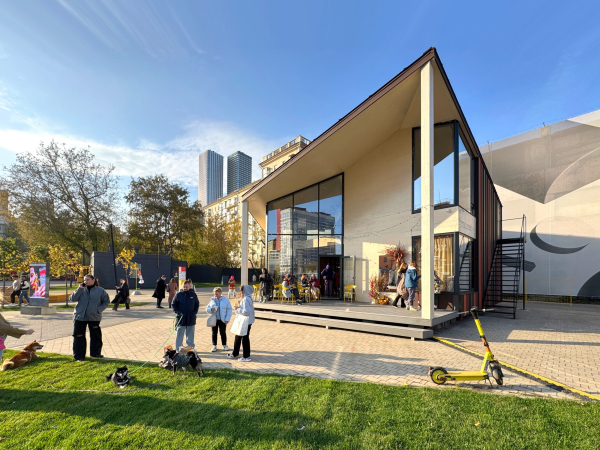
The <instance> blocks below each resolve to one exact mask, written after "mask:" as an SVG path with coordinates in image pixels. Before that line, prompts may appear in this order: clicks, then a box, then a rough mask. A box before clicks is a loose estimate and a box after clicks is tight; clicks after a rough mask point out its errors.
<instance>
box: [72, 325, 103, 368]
mask: <svg viewBox="0 0 600 450" xmlns="http://www.w3.org/2000/svg"><path fill="white" fill-rule="evenodd" d="M86 327H87V328H89V329H90V356H91V357H95V356H99V355H101V354H102V330H101V329H100V321H84V320H76V321H75V323H74V326H73V358H75V359H83V358H85V352H86V349H87V340H86V339H85V329H86Z"/></svg>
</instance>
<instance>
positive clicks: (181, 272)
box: [179, 266, 187, 289]
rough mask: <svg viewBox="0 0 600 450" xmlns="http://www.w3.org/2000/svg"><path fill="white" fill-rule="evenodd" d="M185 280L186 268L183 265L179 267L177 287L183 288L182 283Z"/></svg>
mask: <svg viewBox="0 0 600 450" xmlns="http://www.w3.org/2000/svg"><path fill="white" fill-rule="evenodd" d="M185 280H187V278H186V268H185V266H184V267H180V268H179V289H183V283H184V282H185Z"/></svg>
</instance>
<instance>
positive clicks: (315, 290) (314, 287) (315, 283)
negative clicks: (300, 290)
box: [309, 273, 321, 302]
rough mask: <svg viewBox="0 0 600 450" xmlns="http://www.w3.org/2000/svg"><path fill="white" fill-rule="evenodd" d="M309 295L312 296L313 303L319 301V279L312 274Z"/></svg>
mask: <svg viewBox="0 0 600 450" xmlns="http://www.w3.org/2000/svg"><path fill="white" fill-rule="evenodd" d="M309 284H310V293H311V294H312V295H313V297H314V299H315V302H316V301H317V300H318V299H319V293H320V292H321V285H320V284H319V279H318V278H317V276H316V275H315V274H314V273H313V274H312V275H311V276H310V281H309Z"/></svg>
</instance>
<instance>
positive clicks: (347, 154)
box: [242, 47, 480, 228]
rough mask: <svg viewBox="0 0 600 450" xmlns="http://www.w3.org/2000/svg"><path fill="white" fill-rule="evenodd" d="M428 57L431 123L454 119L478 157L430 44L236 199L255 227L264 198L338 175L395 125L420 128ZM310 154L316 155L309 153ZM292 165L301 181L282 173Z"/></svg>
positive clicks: (465, 122) (466, 142) (473, 152)
mask: <svg viewBox="0 0 600 450" xmlns="http://www.w3.org/2000/svg"><path fill="white" fill-rule="evenodd" d="M430 61H431V62H432V63H433V69H434V117H435V122H436V123H438V122H445V121H448V120H458V121H459V123H460V125H461V129H462V130H463V132H464V144H465V146H467V147H468V148H469V150H470V151H471V152H472V154H473V155H475V156H477V157H478V156H480V154H479V150H478V147H477V144H476V142H475V139H474V137H473V135H472V133H471V130H470V128H469V125H468V124H467V121H466V118H465V116H464V114H463V112H462V109H461V107H460V105H459V103H458V100H457V98H456V95H455V93H454V90H453V89H452V86H451V85H450V81H449V80H448V76H447V75H446V72H445V70H444V67H443V65H442V63H441V61H440V58H439V55H438V53H437V51H436V49H435V48H434V47H432V48H430V49H428V50H427V51H426V52H425V53H423V55H422V56H421V57H420V58H418V59H417V60H416V61H414V62H413V63H412V64H410V65H409V66H408V67H406V68H405V69H404V70H402V72H400V73H399V74H398V75H396V76H395V77H394V78H392V79H391V80H390V81H388V82H387V83H386V84H385V85H383V86H382V87H381V88H379V89H378V90H377V91H376V92H374V93H373V94H372V95H370V96H369V97H368V98H367V99H366V100H364V101H363V102H362V103H361V104H360V105H358V106H357V107H356V108H354V109H353V110H352V111H350V112H349V113H348V114H346V115H345V116H344V117H342V118H341V119H340V120H338V121H337V122H336V123H335V124H333V125H332V126H331V127H330V128H328V129H327V130H326V131H325V132H323V133H322V134H321V135H320V136H319V137H317V138H316V139H314V140H313V141H312V142H311V143H310V144H309V145H308V146H307V147H305V148H304V149H303V150H302V151H300V152H298V154H297V155H296V156H295V157H294V158H292V159H290V160H289V161H287V162H286V163H285V164H283V165H282V166H281V167H280V168H278V169H277V170H276V171H274V172H272V173H271V174H269V175H268V176H267V177H265V178H263V179H262V180H260V181H259V182H258V183H257V184H256V185H255V186H253V187H252V189H250V190H249V191H248V192H246V193H245V194H244V195H243V197H242V200H243V201H248V202H249V210H250V212H251V213H252V215H253V216H254V218H255V219H256V220H257V221H258V222H259V223H260V224H261V226H263V228H264V213H265V212H264V204H265V203H266V202H268V201H270V200H273V199H275V198H278V197H281V196H283V195H286V194H287V193H290V192H293V191H295V190H297V189H301V188H303V187H305V186H308V185H310V184H312V183H315V182H318V181H320V180H323V179H325V178H328V177H329V176H333V175H335V174H337V173H341V172H343V171H345V169H346V168H347V167H349V166H350V165H352V164H354V163H355V162H356V161H358V160H359V159H360V157H362V156H364V151H365V150H364V149H367V148H368V149H371V148H374V147H375V146H376V145H377V144H378V143H381V142H383V141H384V140H385V139H387V138H388V137H389V136H391V134H393V133H394V132H395V131H397V130H398V129H400V128H412V127H416V126H420V70H421V68H422V67H423V66H425V65H426V64H427V63H428V62H430ZM361 151H362V154H361V153H360V152H361ZM316 152H318V153H316ZM315 154H316V155H317V159H315V158H314V157H309V156H310V155H315ZM333 154H335V155H336V157H335V158H333V157H332V158H329V159H327V164H315V163H316V162H317V161H318V160H319V157H321V156H322V159H323V160H325V159H326V158H328V156H330V155H333ZM308 160H310V161H311V162H312V165H309V163H308ZM294 166H297V167H298V168H299V173H302V174H306V177H305V179H303V180H297V178H299V177H298V176H296V175H295V176H293V177H289V176H286V172H288V171H289V170H290V168H291V167H294ZM325 166H326V167H325ZM309 167H310V170H309ZM294 172H296V171H294ZM280 177H283V178H281V179H282V180H285V183H283V182H282V183H275V184H277V185H278V186H277V189H275V186H274V185H273V188H272V189H271V188H268V186H269V184H272V183H273V181H274V180H275V179H278V178H280ZM301 178H304V177H301ZM271 191H272V192H271ZM258 194H260V195H258ZM261 211H262V212H261Z"/></svg>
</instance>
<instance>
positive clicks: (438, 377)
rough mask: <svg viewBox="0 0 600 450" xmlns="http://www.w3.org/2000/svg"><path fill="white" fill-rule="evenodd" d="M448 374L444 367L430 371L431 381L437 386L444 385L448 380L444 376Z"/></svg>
mask: <svg viewBox="0 0 600 450" xmlns="http://www.w3.org/2000/svg"><path fill="white" fill-rule="evenodd" d="M447 374H448V372H447V371H446V369H444V368H443V367H434V368H433V369H431V370H430V371H429V376H430V377H431V381H433V382H434V383H435V384H444V383H445V382H446V381H447V378H446V377H445V376H444V375H447Z"/></svg>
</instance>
